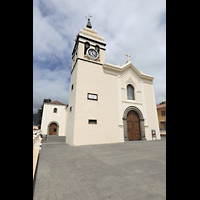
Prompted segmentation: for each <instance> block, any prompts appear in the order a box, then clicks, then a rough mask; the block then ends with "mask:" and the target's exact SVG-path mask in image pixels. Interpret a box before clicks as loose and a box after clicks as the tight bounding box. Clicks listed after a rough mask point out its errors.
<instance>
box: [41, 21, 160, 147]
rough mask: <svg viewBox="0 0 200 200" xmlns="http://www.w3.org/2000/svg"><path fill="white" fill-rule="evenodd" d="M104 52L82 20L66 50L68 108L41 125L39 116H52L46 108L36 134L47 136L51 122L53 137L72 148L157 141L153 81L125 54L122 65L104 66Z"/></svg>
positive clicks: (101, 42)
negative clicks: (69, 64)
mask: <svg viewBox="0 0 200 200" xmlns="http://www.w3.org/2000/svg"><path fill="white" fill-rule="evenodd" d="M105 47H106V43H105V39H104V37H102V36H100V35H98V34H97V31H96V30H94V29H92V25H91V22H90V19H88V23H87V26H86V27H84V28H83V29H81V30H80V31H79V33H78V34H77V36H76V40H75V44H74V48H73V51H72V70H71V82H70V95H69V104H68V107H67V106H66V105H59V106H60V107H63V109H62V112H63V113H64V112H65V113H66V115H65V116H64V114H63V118H62V117H61V118H59V119H58V118H57V119H56V118H52V119H50V118H49V119H48V120H46V122H45V125H43V122H44V121H45V112H54V110H53V107H52V106H51V108H50V109H49V111H47V110H48V109H44V111H43V119H42V127H41V129H42V133H43V134H50V130H51V128H50V126H51V123H54V124H59V133H56V134H57V135H58V136H59V135H66V143H68V144H69V145H72V146H78V145H89V144H105V143H118V142H126V141H133V140H153V139H160V130H159V125H158V117H157V110H156V102H155V94H154V87H153V79H154V78H153V77H152V76H151V75H147V74H145V73H143V72H140V71H138V70H137V69H136V67H135V66H134V65H133V64H132V63H131V61H130V60H129V57H130V55H129V54H126V55H127V58H128V59H127V62H126V63H125V64H124V65H122V66H119V65H113V64H109V63H105V51H106V48H105ZM59 103H60V102H59ZM46 104H49V103H46ZM49 105H50V104H49ZM51 105H52V104H51ZM54 106H55V104H54ZM54 114H55V115H52V114H51V116H52V117H55V116H56V113H54ZM57 114H59V113H57ZM63 119H64V120H63ZM56 120H60V121H56ZM57 126H58V125H57ZM52 129H53V128H52ZM56 130H57V129H56Z"/></svg>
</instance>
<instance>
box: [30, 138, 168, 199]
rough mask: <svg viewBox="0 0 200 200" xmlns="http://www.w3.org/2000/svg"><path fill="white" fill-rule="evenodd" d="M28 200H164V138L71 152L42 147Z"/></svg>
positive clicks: (69, 148) (59, 147) (64, 146)
mask: <svg viewBox="0 0 200 200" xmlns="http://www.w3.org/2000/svg"><path fill="white" fill-rule="evenodd" d="M37 170H38V171H37V177H36V183H35V191H34V198H33V199H34V200H51V199H52V200H66V199H69V200H107V199H109V200H143V199H144V200H162V199H163V200H164V199H166V137H162V139H161V140H157V141H131V142H125V143H117V144H102V145H87V146H78V147H72V146H69V145H67V144H65V143H57V144H53V143H52V144H51V143H46V144H45V143H43V145H42V148H41V151H40V159H39V164H38V169H37Z"/></svg>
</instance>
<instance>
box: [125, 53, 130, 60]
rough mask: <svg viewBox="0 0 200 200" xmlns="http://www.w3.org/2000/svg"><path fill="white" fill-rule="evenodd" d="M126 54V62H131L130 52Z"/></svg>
mask: <svg viewBox="0 0 200 200" xmlns="http://www.w3.org/2000/svg"><path fill="white" fill-rule="evenodd" d="M125 56H127V61H126V62H130V60H129V57H131V56H130V54H129V53H127V54H126V55H125Z"/></svg>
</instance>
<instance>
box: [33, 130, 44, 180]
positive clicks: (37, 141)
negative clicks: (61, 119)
mask: <svg viewBox="0 0 200 200" xmlns="http://www.w3.org/2000/svg"><path fill="white" fill-rule="evenodd" d="M41 133H42V132H41V130H33V180H34V176H35V169H36V166H37V161H38V155H39V151H40V149H41V145H42V143H41V141H42V138H41V137H40V134H41Z"/></svg>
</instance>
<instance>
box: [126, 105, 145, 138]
mask: <svg viewBox="0 0 200 200" xmlns="http://www.w3.org/2000/svg"><path fill="white" fill-rule="evenodd" d="M127 117H128V126H127ZM137 117H138V123H137ZM132 120H135V124H134V123H132V124H131V121H132ZM123 125H124V141H129V140H137V138H138V139H141V140H144V139H146V138H145V129H144V118H143V115H142V112H141V111H140V110H139V109H138V108H136V107H135V106H129V107H128V108H126V109H125V111H124V115H123ZM131 126H132V128H133V129H134V128H135V129H137V128H138V129H139V130H137V131H135V134H136V135H137V136H132V138H131V137H130V133H131V131H133V134H134V130H131ZM128 131H129V137H128ZM139 134H140V138H139ZM134 138H135V139H134Z"/></svg>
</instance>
